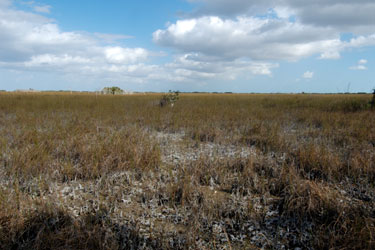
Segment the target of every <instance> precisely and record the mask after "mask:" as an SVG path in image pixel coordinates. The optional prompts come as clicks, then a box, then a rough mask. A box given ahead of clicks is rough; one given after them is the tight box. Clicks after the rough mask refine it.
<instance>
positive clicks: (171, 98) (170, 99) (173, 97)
mask: <svg viewBox="0 0 375 250" xmlns="http://www.w3.org/2000/svg"><path fill="white" fill-rule="evenodd" d="M179 98H180V97H179V91H174V92H172V91H171V90H169V93H168V94H165V95H163V97H162V98H161V99H160V102H159V104H160V107H164V106H167V105H171V106H172V107H173V105H174V103H175V102H177V101H178V99H179Z"/></svg>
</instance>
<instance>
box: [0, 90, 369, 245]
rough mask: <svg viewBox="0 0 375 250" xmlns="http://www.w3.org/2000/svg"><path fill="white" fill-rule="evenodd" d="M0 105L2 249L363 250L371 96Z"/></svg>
mask: <svg viewBox="0 0 375 250" xmlns="http://www.w3.org/2000/svg"><path fill="white" fill-rule="evenodd" d="M160 97H161V94H148V95H129V96H103V95H99V96H96V95H95V94H73V95H71V94H63V93H60V94H58V93H28V94H26V93H24V94H22V93H0V249H223V248H224V249H260V248H264V249H374V248H375V110H372V109H371V108H370V106H369V101H370V100H371V98H372V96H371V95H365V94H364V95H309V94H298V95H276V94H275V95H271V94H269V95H266V94H253V95H250V94H182V95H181V97H180V100H179V101H178V102H176V104H175V105H174V107H173V108H172V107H168V106H167V107H163V108H161V107H160V106H159V105H158V101H159V99H160Z"/></svg>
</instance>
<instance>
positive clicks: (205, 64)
mask: <svg viewBox="0 0 375 250" xmlns="http://www.w3.org/2000/svg"><path fill="white" fill-rule="evenodd" d="M1 3H3V4H2V5H0V6H1V8H0V38H1V43H0V68H2V69H11V70H16V71H33V72H48V73H53V72H54V73H56V74H66V75H69V77H70V78H71V79H74V78H82V77H87V78H92V79H104V80H103V82H105V80H106V79H111V80H115V81H116V82H134V83H147V82H155V81H159V82H168V81H169V82H189V83H193V82H200V81H204V80H210V79H211V80H216V79H230V80H233V79H237V78H239V77H251V76H253V75H264V76H270V75H272V69H273V68H275V67H278V64H277V63H269V62H264V61H256V62H255V61H252V60H250V59H249V58H247V59H245V58H235V57H231V55H230V53H229V50H228V55H226V56H227V57H228V58H229V57H231V58H230V59H226V58H224V57H221V56H216V55H213V56H209V55H206V54H204V53H179V54H178V55H175V59H174V60H173V61H172V62H170V63H166V64H164V65H162V64H161V65H155V64H152V63H150V62H151V59H152V57H153V56H165V55H163V54H162V53H160V52H156V53H155V52H151V51H148V50H147V49H145V48H127V47H124V46H120V45H119V43H118V42H117V41H118V40H121V39H126V38H130V37H129V36H125V35H116V34H101V33H93V34H90V33H81V32H72V31H70V32H66V31H62V30H61V29H60V28H59V26H58V25H57V24H56V23H55V22H54V20H52V19H49V18H46V17H44V16H42V15H39V14H35V13H32V12H27V11H20V10H17V9H16V8H14V7H13V6H11V5H5V1H4V0H0V4H1ZM30 4H32V6H33V5H34V4H35V3H34V2H33V3H30ZM198 21H199V20H190V21H189V20H187V21H184V22H182V23H181V25H178V26H176V29H175V30H174V33H175V34H177V35H178V36H182V37H183V36H186V35H189V34H191V32H193V31H195V29H196V25H201V23H200V22H198ZM245 21H246V20H244V22H245ZM210 22H211V23H210V24H209V25H212V26H213V27H217V28H218V30H217V32H219V33H220V32H221V30H220V29H221V28H224V29H227V30H228V32H229V30H230V29H231V28H232V25H227V23H226V22H224V21H223V20H221V19H220V18H212V19H210ZM254 22H255V23H256V22H258V21H257V20H255V21H254ZM242 25H246V23H242ZM258 25H263V24H262V22H260V23H259V24H258ZM212 32H215V31H212ZM234 34H235V35H236V36H239V37H241V36H245V37H246V36H247V34H246V32H245V30H244V29H243V28H241V27H240V28H239V29H237V30H236V31H235V33H234ZM203 35H204V34H202V36H203ZM204 39H206V37H204ZM243 42H246V41H243ZM103 44H104V45H103ZM237 53H241V51H238V52H237ZM223 58H224V60H223Z"/></svg>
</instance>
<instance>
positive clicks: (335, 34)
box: [0, 0, 375, 83]
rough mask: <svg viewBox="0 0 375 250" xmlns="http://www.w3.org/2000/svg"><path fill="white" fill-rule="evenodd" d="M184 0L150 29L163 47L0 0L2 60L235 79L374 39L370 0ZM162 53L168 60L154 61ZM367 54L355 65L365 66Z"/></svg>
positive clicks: (29, 67) (88, 73) (40, 66)
mask: <svg viewBox="0 0 375 250" xmlns="http://www.w3.org/2000/svg"><path fill="white" fill-rule="evenodd" d="M187 1H188V2H191V3H192V4H194V6H196V9H195V10H194V11H193V12H191V13H186V15H185V17H184V18H180V19H178V20H177V21H175V22H174V23H168V24H167V25H166V27H164V28H160V29H158V30H155V31H154V33H153V34H152V41H153V42H154V43H155V44H157V45H159V46H160V47H161V48H170V49H172V50H171V51H172V52H170V53H166V52H160V51H158V52H155V51H151V50H149V49H147V48H142V47H126V46H124V45H119V44H123V43H119V42H118V41H120V40H123V39H128V38H132V39H136V38H134V37H132V36H128V35H123V34H102V33H84V32H77V31H63V30H61V28H60V27H59V25H58V24H57V23H56V22H55V21H54V20H53V19H50V18H48V16H49V15H50V14H51V13H50V12H51V11H53V7H51V6H48V5H42V4H38V3H35V2H33V5H32V6H31V9H32V10H30V11H21V10H18V9H17V8H16V7H15V6H13V4H12V3H13V2H12V1H10V0H0V40H1V42H0V68H1V69H9V70H16V71H35V72H44V71H45V72H56V73H57V74H69V75H71V76H74V75H80V76H85V77H91V78H95V79H103V81H105V80H106V79H110V80H111V81H112V80H113V81H116V82H118V81H120V82H131V83H153V82H173V83H176V82H181V83H191V82H205V81H213V80H225V81H232V80H235V79H239V78H241V79H245V80H246V79H251V78H252V77H253V76H255V75H260V76H266V77H268V76H272V71H273V69H275V68H277V67H279V65H280V63H281V62H284V61H288V62H296V61H299V60H301V59H303V58H308V57H314V58H316V59H318V60H332V59H334V60H338V59H340V58H341V54H342V52H343V51H346V50H350V49H356V48H363V47H366V46H374V45H375V15H374V14H373V13H375V2H374V1H373V0H357V1H345V0H314V1H299V0H263V1H255V0H232V1H227V0H187ZM44 14H48V16H47V17H46V16H45V15H44ZM348 33H349V34H350V39H343V34H348ZM162 55H164V56H168V59H169V61H168V62H166V63H156V62H155V61H157V59H155V58H158V57H160V56H162ZM365 61H366V60H361V61H359V62H358V64H357V65H356V66H353V67H350V69H357V70H364V69H367V67H366V63H367V61H366V62H365ZM313 76H314V73H313V72H310V71H307V72H305V74H304V75H303V77H304V78H306V79H311V78H312V77H313Z"/></svg>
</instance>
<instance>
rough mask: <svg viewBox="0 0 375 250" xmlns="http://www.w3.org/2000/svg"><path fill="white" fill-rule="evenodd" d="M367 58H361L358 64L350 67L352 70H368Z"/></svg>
mask: <svg viewBox="0 0 375 250" xmlns="http://www.w3.org/2000/svg"><path fill="white" fill-rule="evenodd" d="M366 64H367V60H366V59H361V60H359V61H358V63H357V65H355V66H352V67H349V69H351V70H367V67H366Z"/></svg>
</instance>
